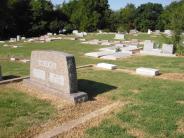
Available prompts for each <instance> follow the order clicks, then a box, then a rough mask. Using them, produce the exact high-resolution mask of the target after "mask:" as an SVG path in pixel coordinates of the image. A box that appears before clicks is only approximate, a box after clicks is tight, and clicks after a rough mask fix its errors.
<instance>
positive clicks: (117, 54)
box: [101, 51, 132, 60]
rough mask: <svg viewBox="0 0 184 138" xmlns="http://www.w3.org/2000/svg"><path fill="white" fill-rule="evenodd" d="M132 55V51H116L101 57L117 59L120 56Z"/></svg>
mask: <svg viewBox="0 0 184 138" xmlns="http://www.w3.org/2000/svg"><path fill="white" fill-rule="evenodd" d="M131 55H132V53H126V51H125V52H116V53H115V54H112V55H107V56H102V57H101V58H102V59H107V60H117V59H121V58H127V57H130V56H131Z"/></svg>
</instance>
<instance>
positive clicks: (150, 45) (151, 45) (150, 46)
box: [143, 40, 154, 51]
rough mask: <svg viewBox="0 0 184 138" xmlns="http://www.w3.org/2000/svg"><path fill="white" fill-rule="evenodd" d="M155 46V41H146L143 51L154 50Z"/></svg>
mask: <svg viewBox="0 0 184 138" xmlns="http://www.w3.org/2000/svg"><path fill="white" fill-rule="evenodd" d="M153 48H154V43H153V42H151V40H145V41H144V49H143V51H152V50H153Z"/></svg>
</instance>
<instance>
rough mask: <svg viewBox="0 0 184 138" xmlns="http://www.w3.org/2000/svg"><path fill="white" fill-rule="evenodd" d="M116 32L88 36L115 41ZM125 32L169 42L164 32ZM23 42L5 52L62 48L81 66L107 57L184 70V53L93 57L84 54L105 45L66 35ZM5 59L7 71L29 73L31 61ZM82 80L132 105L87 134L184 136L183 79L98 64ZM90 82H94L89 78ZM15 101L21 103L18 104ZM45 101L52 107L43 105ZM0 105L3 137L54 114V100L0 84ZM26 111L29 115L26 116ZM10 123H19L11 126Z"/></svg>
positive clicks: (86, 87) (0, 50)
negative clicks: (41, 41) (65, 37)
mask: <svg viewBox="0 0 184 138" xmlns="http://www.w3.org/2000/svg"><path fill="white" fill-rule="evenodd" d="M113 37H114V36H113V35H98V36H97V35H89V36H87V39H95V38H98V39H108V40H112V39H113ZM126 37H127V39H132V38H134V39H135V38H136V39H140V40H144V39H152V40H153V39H154V40H155V41H157V42H159V43H163V42H165V40H164V38H162V36H159V37H150V36H148V35H146V34H141V35H139V36H126ZM21 46H23V47H22V48H17V49H11V48H7V47H0V57H8V56H9V55H14V56H18V57H24V58H29V57H30V54H31V51H32V50H58V51H64V52H67V53H71V54H73V55H74V56H75V58H76V62H77V65H78V66H79V65H85V64H95V63H98V62H107V63H112V64H116V65H118V66H119V68H123V69H136V68H137V67H141V66H143V67H152V68H159V69H160V70H161V72H162V73H183V70H184V58H182V57H180V58H179V57H177V58H166V57H154V56H137V57H132V58H127V59H122V60H118V61H108V60H101V59H93V58H88V57H85V56H84V53H86V52H92V51H98V49H99V48H101V46H93V45H82V44H80V42H79V41H68V40H62V41H55V42H50V43H45V44H38V43H27V44H26V43H24V44H22V45H21ZM0 62H1V63H0V64H1V65H2V69H3V70H2V71H3V75H5V76H6V75H16V76H24V75H28V74H29V64H22V63H15V62H9V61H0ZM78 79H79V89H80V90H81V91H88V92H89V91H91V92H102V91H104V90H105V91H104V92H105V93H101V95H105V96H107V97H108V98H109V99H110V100H113V101H117V100H119V101H122V102H124V101H130V104H128V105H126V107H123V108H122V109H119V112H117V113H113V114H112V115H111V116H110V117H108V118H107V119H105V120H104V121H103V122H102V123H101V124H100V125H99V126H97V127H93V128H89V129H87V130H86V134H85V137H102V138H106V137H107V138H110V137H123V138H129V137H130V138H131V137H136V136H137V137H178V138H179V137H184V104H182V103H184V81H174V80H161V79H155V78H146V77H141V76H136V75H130V74H126V73H122V72H115V71H104V70H93V69H82V70H78ZM91 81H93V82H95V83H90V82H91ZM84 82H85V83H84ZM100 83H103V84H106V86H105V85H103V86H102V85H100ZM97 84H99V85H97ZM108 86H109V87H108ZM110 86H111V89H110ZM108 88H109V89H108ZM11 101H12V103H16V105H14V104H12V103H11ZM3 103H5V104H3ZM11 105H12V106H17V107H18V108H13V107H11ZM25 105H26V106H25ZM33 105H34V106H33ZM9 106H10V107H9ZM45 106H46V107H47V109H48V110H47V111H45V110H42V109H43V108H44V107H45ZM26 107H28V108H26ZM33 107H37V108H33ZM1 110H2V111H3V112H0V117H1V118H0V124H3V125H2V126H1V128H0V131H2V132H4V133H3V135H2V136H1V135H0V137H3V136H4V135H5V136H6V133H8V134H9V135H11V136H12V135H13V134H18V133H19V132H22V131H23V130H25V129H26V128H27V127H28V126H32V125H33V124H34V123H35V122H36V123H41V122H42V123H43V122H44V121H46V120H47V119H48V118H50V117H52V114H51V113H52V111H53V110H54V109H53V108H52V106H51V105H50V104H49V103H46V102H44V101H39V100H37V99H35V98H33V97H30V96H27V95H25V94H23V93H21V92H19V91H18V90H14V89H13V90H12V89H6V88H5V87H3V86H0V111H1ZM5 110H7V111H8V112H7V114H10V117H9V118H8V117H6V116H7V115H6V112H5V113H4V111H5ZM43 112H46V113H44V116H42V115H43V114H42V113H43ZM11 113H12V114H11ZM19 113H20V114H19ZM22 114H23V115H24V114H25V115H24V116H23V115H22ZM45 114H46V115H45ZM22 116H23V117H25V118H26V119H24V120H22ZM27 121H28V122H27ZM6 124H11V125H12V124H16V125H13V126H10V128H9V126H7V125H6ZM182 130H183V131H182Z"/></svg>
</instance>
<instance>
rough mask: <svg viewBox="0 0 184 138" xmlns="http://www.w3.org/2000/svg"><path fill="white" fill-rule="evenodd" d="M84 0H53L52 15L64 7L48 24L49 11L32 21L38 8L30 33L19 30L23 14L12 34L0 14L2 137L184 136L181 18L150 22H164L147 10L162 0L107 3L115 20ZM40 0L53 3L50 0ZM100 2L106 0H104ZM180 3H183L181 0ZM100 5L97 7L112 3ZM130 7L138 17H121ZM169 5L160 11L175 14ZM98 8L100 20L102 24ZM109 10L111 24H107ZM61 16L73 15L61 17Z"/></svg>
mask: <svg viewBox="0 0 184 138" xmlns="http://www.w3.org/2000/svg"><path fill="white" fill-rule="evenodd" d="M79 1H81V3H80V4H84V5H85V6H86V5H87V6H88V8H89V9H86V7H85V6H84V5H76V6H77V7H75V8H73V10H74V9H75V10H74V11H72V10H71V7H70V6H72V5H73V6H75V4H76V3H77V2H78V1H76V3H72V2H74V1H70V2H66V3H63V5H62V6H63V7H62V6H61V5H60V6H61V7H60V8H61V9H62V10H60V9H57V8H58V7H57V6H54V7H52V8H53V9H54V8H56V9H55V10H53V12H54V13H52V14H51V15H52V16H56V15H58V14H60V15H59V16H58V17H57V18H54V17H53V18H52V16H50V15H49V14H48V15H47V16H48V18H49V20H54V21H53V22H51V23H50V24H49V25H50V26H47V27H46V24H45V22H46V21H44V20H46V19H47V20H48V18H43V19H44V20H43V22H39V23H38V24H39V25H40V26H34V25H35V24H34V23H35V22H36V21H37V20H38V18H37V17H36V16H35V15H36V13H37V14H38V13H39V12H36V13H34V14H33V15H32V16H34V18H33V19H29V22H31V23H32V24H34V25H33V26H32V29H33V30H31V31H30V30H29V31H30V32H28V34H26V33H22V32H24V31H25V30H26V23H27V22H26V21H24V22H25V26H24V27H25V28H23V26H19V27H17V28H19V30H20V28H22V29H21V31H17V30H16V29H14V30H12V31H14V32H15V34H11V31H10V30H7V34H6V32H5V31H4V30H3V29H2V28H1V25H2V24H3V23H4V22H1V21H0V31H1V32H0V138H9V137H17V138H19V137H20V138H27V137H29V138H32V137H36V138H52V137H62V138H73V137H75V138H86V137H87V138H88V137H89V138H100V137H102V138H111V137H112V138H113V137H117V138H152V137H160V138H161V137H176V138H180V137H184V53H183V51H184V50H183V49H182V48H183V47H184V45H183V41H184V36H183V35H182V32H183V31H184V30H182V29H183V28H182V26H180V25H179V24H177V23H178V21H176V22H175V25H173V26H174V27H181V28H182V29H181V28H174V27H173V28H169V27H168V26H169V25H168V26H167V25H165V26H164V28H161V29H160V28H159V27H157V25H158V24H155V25H154V26H152V25H153V24H154V23H156V22H159V21H158V19H157V20H156V19H155V18H154V20H156V21H153V22H152V20H150V18H151V17H153V15H152V14H153V13H155V12H160V11H159V10H158V11H155V9H156V8H161V7H159V6H162V5H160V4H158V5H157V4H154V3H147V4H145V5H144V4H143V5H140V6H138V7H132V5H127V7H125V8H122V9H120V10H118V11H110V12H109V11H108V10H107V11H103V13H104V14H105V13H108V12H109V13H108V14H113V15H111V16H112V17H114V16H116V14H117V15H118V16H117V17H115V18H114V19H113V20H114V21H112V20H111V18H112V17H111V16H108V14H107V15H101V14H100V12H99V11H95V12H92V13H87V12H89V11H90V10H91V9H90V7H93V5H95V4H96V3H95V2H94V1H91V4H92V5H88V4H90V2H89V1H88V0H87V1H83V0H79ZM34 2H35V3H34V4H38V3H39V2H40V1H34ZM43 2H46V3H45V4H48V5H47V6H48V7H47V8H49V3H50V4H51V1H45V0H43ZM15 3H16V1H15ZM20 3H21V2H20ZM97 3H99V5H101V6H102V5H103V4H104V3H105V2H104V3H100V1H98V2H97ZM7 4H8V3H7ZM16 4H18V3H16ZM39 4H40V5H42V4H43V3H39ZM70 4H71V5H70ZM152 4H153V5H152ZM175 4H176V5H177V4H178V6H179V5H184V3H183V1H181V2H176V3H175ZM99 5H98V4H97V5H95V6H97V7H94V8H93V10H94V9H95V10H96V9H100V10H103V8H104V9H105V8H107V7H108V5H106V6H104V7H103V8H102V7H100V8H99V7H98V6H99ZM171 5H172V3H171ZM176 5H175V6H176ZM11 6H12V5H11ZM24 6H25V5H24ZM37 6H38V5H37ZM37 6H35V7H37ZM42 6H43V5H42ZM83 6H84V7H83ZM152 6H153V7H152ZM154 6H155V7H154ZM157 6H158V7H157ZM175 6H174V7H172V6H171V9H172V8H176V7H175ZM35 7H34V8H35ZM43 7H44V6H43ZM79 7H80V8H81V9H82V10H81V11H82V13H81V11H80V10H79V11H78V10H77V8H79ZM147 7H149V8H150V9H152V8H153V9H154V10H153V11H151V10H150V11H149V10H148V9H147ZM7 8H8V7H7ZM34 8H33V9H31V10H30V11H34V10H35V9H34ZM52 8H51V9H52ZM129 8H135V9H134V10H135V11H134V10H133V9H131V10H130V9H129ZM139 8H140V9H141V10H140V9H139ZM162 8H163V7H162ZM182 8H184V6H183V7H182ZM51 9H47V10H46V11H43V13H44V12H49V10H51ZM3 10H5V9H4V8H3ZM40 10H45V9H40ZM83 10H85V12H86V14H84V13H83V12H84V11H83ZM109 10H110V9H109ZM128 10H130V11H134V12H136V13H139V12H140V13H139V14H138V15H139V16H138V17H136V16H134V18H135V19H136V20H135V21H136V22H135V24H136V25H135V24H134V23H132V21H126V20H127V19H134V18H124V17H125V16H131V14H130V15H126V13H127V11H128ZM144 10H145V11H146V12H150V13H149V14H151V15H152V16H151V17H150V18H149V19H147V20H146V21H149V22H150V24H149V26H147V24H146V25H145V24H144V22H142V20H143V18H145V17H144V16H143V15H144V14H146V13H141V12H142V11H144ZM164 10H167V7H166V8H165V9H163V11H162V12H163V13H162V14H163V15H162V14H161V13H158V15H160V14H161V15H162V16H161V15H160V16H161V17H164V18H163V19H165V18H166V17H170V15H168V11H165V12H164ZM172 10H173V9H172ZM120 11H121V12H120ZM130 11H128V12H130ZM174 11H175V12H177V10H174ZM179 11H182V10H181V9H180V10H179ZM70 12H71V13H70ZM90 12H91V11H90ZM96 12H97V13H98V16H99V17H100V18H99V20H100V21H101V22H98V25H97V26H95V23H96V22H97V21H98V18H97V17H96V15H95V13H96ZM66 13H67V14H66ZM69 13H70V14H71V15H69ZM7 14H8V12H7ZM27 14H28V13H26V15H27ZM77 14H79V15H78V16H77ZM177 14H179V13H177ZM87 15H90V17H89V16H87ZM182 15H183V14H182ZM182 15H181V18H182V17H183V16H182ZM0 16H1V14H0ZM69 16H71V18H70V19H69ZM83 16H84V17H83ZM91 16H93V17H94V18H91ZM105 16H108V23H109V22H110V25H109V24H104V22H103V20H105V19H104V18H103V17H105ZM154 16H156V14H154ZM40 17H41V16H40ZM61 17H62V18H61ZM161 17H160V18H161ZM12 18H13V17H12ZM36 18H37V20H34V19H36ZM116 18H118V20H120V19H122V22H121V21H117V20H116ZM64 19H66V20H69V21H67V22H62V21H63V20H64ZM172 19H173V18H172ZM179 19H180V18H179ZM183 19H184V18H183ZM4 20H5V18H3V20H2V21H4ZM30 20H32V21H30ZM86 20H87V21H86ZM177 20H178V19H177ZM59 21H61V22H59ZM84 21H86V22H84ZM123 21H125V22H123ZM174 21H175V20H172V21H171V22H170V23H173V22H174ZM181 22H182V21H181ZM1 23H2V24H1ZM16 23H17V22H16ZM42 23H43V24H42ZM139 23H140V24H139ZM159 23H162V22H159ZM38 24H37V25H38ZM119 24H121V25H119ZM44 25H45V26H44ZM78 25H79V26H78ZM101 25H102V26H101ZM103 25H104V26H106V27H107V28H103ZM128 25H130V26H128ZM144 25H145V26H144ZM183 25H184V24H183ZM12 26H13V25H12ZM58 26H62V27H59V28H57V27H58ZM39 27H40V28H39ZM44 27H46V28H47V29H46V30H45V31H44V30H42V29H44ZM49 27H50V29H48V28H49ZM116 27H117V28H116ZM126 27H127V28H128V29H127V28H126ZM141 27H142V28H141ZM7 28H8V27H7ZM7 28H4V29H5V30H6V29H7ZM115 28H116V29H115ZM8 29H9V28H8ZM12 29H13V28H12ZM24 29H25V30H24ZM34 29H35V30H34ZM93 29H94V30H93ZM179 29H180V31H179V32H177V30H179ZM16 31H17V32H16ZM34 31H35V32H34ZM177 40H178V41H177Z"/></svg>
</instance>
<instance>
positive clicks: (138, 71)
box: [136, 67, 160, 77]
mask: <svg viewBox="0 0 184 138" xmlns="http://www.w3.org/2000/svg"><path fill="white" fill-rule="evenodd" d="M136 74H139V75H143V76H150V77H154V76H157V75H159V74H160V73H159V70H158V69H152V68H143V67H141V68H137V69H136Z"/></svg>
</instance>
